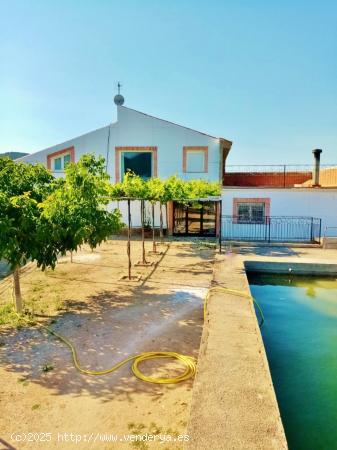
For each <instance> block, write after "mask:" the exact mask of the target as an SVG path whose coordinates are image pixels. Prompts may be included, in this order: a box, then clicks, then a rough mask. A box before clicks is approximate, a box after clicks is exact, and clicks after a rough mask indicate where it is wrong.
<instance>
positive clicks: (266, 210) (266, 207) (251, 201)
mask: <svg viewBox="0 0 337 450" xmlns="http://www.w3.org/2000/svg"><path fill="white" fill-rule="evenodd" d="M243 204H244V205H248V207H249V210H250V212H249V220H245V219H243V220H240V218H239V207H240V205H243ZM261 204H262V205H263V217H262V218H261V220H253V218H252V217H253V214H252V207H253V206H254V205H261ZM269 216H270V198H269V197H264V198H233V222H234V223H238V224H264V223H266V221H267V220H268V218H269Z"/></svg>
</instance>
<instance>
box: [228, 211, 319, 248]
mask: <svg viewBox="0 0 337 450" xmlns="http://www.w3.org/2000/svg"><path fill="white" fill-rule="evenodd" d="M321 222H322V221H321V219H319V218H316V217H294V216H289V217H288V216H279V217H276V216H266V217H264V218H263V219H261V220H255V221H254V220H243V219H242V217H240V216H224V215H223V216H221V237H222V239H223V240H231V241H234V240H235V241H264V242H320V239H321V233H322V230H321V229H322V223H321Z"/></svg>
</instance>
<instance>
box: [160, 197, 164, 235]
mask: <svg viewBox="0 0 337 450" xmlns="http://www.w3.org/2000/svg"><path fill="white" fill-rule="evenodd" d="M163 237H164V233H163V205H162V203H160V242H161V243H163Z"/></svg>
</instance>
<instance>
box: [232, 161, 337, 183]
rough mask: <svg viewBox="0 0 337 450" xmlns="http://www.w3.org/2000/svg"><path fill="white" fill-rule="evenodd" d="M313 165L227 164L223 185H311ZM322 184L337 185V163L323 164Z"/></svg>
mask: <svg viewBox="0 0 337 450" xmlns="http://www.w3.org/2000/svg"><path fill="white" fill-rule="evenodd" d="M312 182H313V165H311V164H308V165H226V167H225V172H224V174H223V186H242V187H277V188H292V187H295V186H303V187H310V186H311V185H312ZM320 184H321V185H322V186H327V187H329V186H330V187H333V186H337V164H321V166H320Z"/></svg>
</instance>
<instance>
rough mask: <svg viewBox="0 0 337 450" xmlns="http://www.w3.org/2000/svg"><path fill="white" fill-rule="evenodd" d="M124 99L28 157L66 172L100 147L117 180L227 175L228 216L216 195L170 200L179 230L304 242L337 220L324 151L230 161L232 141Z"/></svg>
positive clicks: (335, 189)
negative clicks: (239, 164)
mask: <svg viewBox="0 0 337 450" xmlns="http://www.w3.org/2000/svg"><path fill="white" fill-rule="evenodd" d="M123 101H124V99H123V97H122V96H120V95H117V96H116V97H115V103H116V105H117V121H116V122H115V123H112V124H110V125H107V126H105V127H103V128H100V129H98V130H95V131H91V132H89V133H87V134H84V135H82V136H79V137H75V138H73V139H70V140H68V141H66V142H62V143H61V144H57V145H54V146H52V147H50V148H47V149H44V150H41V151H39V152H37V153H34V154H32V155H28V156H25V157H23V158H21V159H20V160H21V161H25V162H29V163H36V162H40V163H43V164H45V165H46V166H47V167H48V168H49V169H50V170H51V171H52V173H53V174H54V176H56V177H58V176H63V174H64V168H65V165H66V164H67V163H68V162H69V161H75V162H76V161H78V159H79V158H80V157H81V155H83V154H85V153H95V154H97V155H101V156H103V157H104V158H105V160H106V165H107V172H108V174H109V175H110V178H111V181H115V182H117V181H120V180H121V179H122V178H123V176H124V174H125V172H126V171H127V170H128V169H131V170H132V171H134V172H135V173H137V174H139V175H141V176H142V177H145V178H148V177H151V176H159V177H160V178H163V179H165V178H167V177H169V176H171V175H177V176H178V177H181V178H183V179H191V178H202V179H206V180H209V181H219V182H221V183H222V185H223V189H222V211H221V216H222V221H220V207H219V203H217V202H214V201H207V202H203V203H202V207H201V208H194V207H193V206H194V205H191V206H190V207H187V208H186V207H182V206H181V205H178V204H175V203H173V204H169V205H168V223H167V228H168V231H169V232H170V233H174V234H184V235H202V236H215V235H218V234H219V233H220V228H221V234H222V237H223V238H224V239H233V240H234V239H249V240H255V239H257V240H270V241H273V240H289V239H290V240H299V241H300V240H313V239H315V238H317V237H319V236H320V235H322V234H324V232H325V230H330V231H331V230H333V229H334V228H333V227H337V171H336V168H335V167H333V168H332V169H331V168H330V169H323V170H321V179H322V181H323V182H322V183H321V184H320V183H319V179H318V178H317V177H318V176H319V153H320V152H319V151H318V153H317V152H316V154H315V155H316V160H315V161H316V162H315V165H314V169H313V168H312V167H311V166H309V167H307V168H304V169H303V168H301V169H299V168H295V169H294V168H291V167H288V166H280V167H277V168H275V167H271V166H270V167H271V168H270V167H269V168H268V169H267V168H265V167H260V168H259V169H257V168H254V169H250V170H247V169H245V170H243V169H242V168H241V169H240V168H239V169H235V170H233V169H232V168H231V167H230V166H228V165H226V158H227V156H228V153H229V151H230V149H231V146H232V142H231V141H229V140H227V139H224V138H217V137H214V136H210V135H208V134H205V133H202V132H200V131H195V130H192V129H190V128H186V127H184V126H181V125H177V124H175V123H172V122H168V121H166V120H162V119H159V118H156V117H153V116H150V115H148V114H144V113H142V112H139V111H135V110H134V109H131V108H127V107H125V106H123ZM111 206H115V205H111ZM119 207H120V209H121V211H122V213H123V216H124V220H125V221H126V219H127V217H126V205H125V204H123V202H121V203H120V204H119ZM157 212H158V211H157ZM158 216H159V215H158V213H156V218H157V220H158ZM220 222H222V223H221V226H220ZM132 224H133V226H139V225H140V207H139V204H137V202H134V203H133V206H132ZM156 225H158V223H156ZM165 225H166V224H165ZM336 230H337V228H336ZM327 232H328V231H327Z"/></svg>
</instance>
